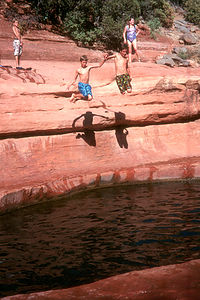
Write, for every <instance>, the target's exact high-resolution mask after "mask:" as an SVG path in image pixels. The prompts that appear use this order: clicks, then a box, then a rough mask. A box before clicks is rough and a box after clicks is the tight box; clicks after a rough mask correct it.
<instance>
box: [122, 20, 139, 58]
mask: <svg viewBox="0 0 200 300" xmlns="http://www.w3.org/2000/svg"><path fill="white" fill-rule="evenodd" d="M139 32H140V30H139V28H138V26H137V25H135V20H134V18H132V17H131V18H130V20H129V24H128V25H126V26H125V27H124V32H123V38H124V44H127V45H128V50H129V53H128V56H129V63H131V55H132V47H133V50H134V51H135V54H136V55H137V58H138V61H140V58H139V55H138V51H137V41H136V37H137V35H138V34H139Z"/></svg>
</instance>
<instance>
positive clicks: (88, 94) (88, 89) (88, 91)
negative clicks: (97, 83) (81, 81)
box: [85, 84, 93, 101]
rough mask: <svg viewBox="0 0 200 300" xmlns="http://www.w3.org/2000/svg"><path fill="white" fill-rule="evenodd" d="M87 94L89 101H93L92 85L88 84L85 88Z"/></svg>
mask: <svg viewBox="0 0 200 300" xmlns="http://www.w3.org/2000/svg"><path fill="white" fill-rule="evenodd" d="M85 92H86V93H85V94H86V95H87V96H86V97H87V100H88V101H91V100H92V99H93V95H92V87H91V85H90V84H86V86H85Z"/></svg>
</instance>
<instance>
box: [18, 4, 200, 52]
mask: <svg viewBox="0 0 200 300" xmlns="http://www.w3.org/2000/svg"><path fill="white" fill-rule="evenodd" d="M14 1H15V2H20V0H14ZM27 2H29V3H30V4H31V5H32V7H33V8H34V9H35V11H36V13H37V15H38V17H39V19H40V21H41V22H43V23H47V24H54V25H56V26H57V27H58V28H59V29H60V31H61V32H63V33H66V34H68V35H70V36H71V37H72V38H73V39H74V40H76V41H81V42H82V43H83V44H86V45H88V44H93V43H94V42H100V43H103V44H104V45H106V46H107V47H108V48H113V49H116V48H117V47H118V46H119V44H120V43H121V41H122V33H123V29H124V26H125V24H126V23H127V21H128V20H129V19H130V17H131V16H133V17H134V18H135V20H136V23H137V21H138V18H139V16H142V17H143V18H144V19H145V20H146V22H148V23H149V24H152V26H154V27H155V25H156V26H158V24H160V25H161V26H165V27H171V26H172V24H173V9H172V6H171V5H170V3H173V4H175V5H182V6H184V7H185V8H186V9H187V18H188V20H189V21H191V22H194V23H196V24H199V23H200V15H199V11H200V2H199V0H171V1H168V0H79V1H75V0H27Z"/></svg>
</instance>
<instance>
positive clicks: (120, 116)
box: [115, 111, 128, 149]
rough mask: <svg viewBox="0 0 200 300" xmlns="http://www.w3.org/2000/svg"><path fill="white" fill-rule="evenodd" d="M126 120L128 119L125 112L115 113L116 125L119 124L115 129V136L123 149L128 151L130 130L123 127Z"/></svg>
mask: <svg viewBox="0 0 200 300" xmlns="http://www.w3.org/2000/svg"><path fill="white" fill-rule="evenodd" d="M125 119H126V115H125V114H124V113H123V112H121V111H119V112H115V121H116V124H119V125H117V126H116V128H115V136H116V139H117V142H118V144H119V146H120V147H121V148H125V149H128V142H127V135H128V130H127V129H126V127H125V126H124V125H123V123H124V121H125Z"/></svg>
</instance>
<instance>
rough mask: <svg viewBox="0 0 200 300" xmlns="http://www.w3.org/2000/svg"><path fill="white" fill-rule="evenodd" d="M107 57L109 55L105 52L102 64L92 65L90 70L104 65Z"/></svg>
mask: <svg viewBox="0 0 200 300" xmlns="http://www.w3.org/2000/svg"><path fill="white" fill-rule="evenodd" d="M107 59H108V55H107V54H105V55H104V59H103V60H102V62H100V64H99V65H97V66H91V67H90V70H91V69H95V68H100V67H101V66H103V64H104V63H105V61H106V60H107Z"/></svg>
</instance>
